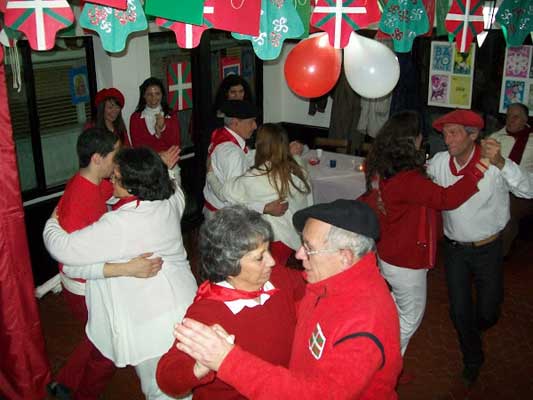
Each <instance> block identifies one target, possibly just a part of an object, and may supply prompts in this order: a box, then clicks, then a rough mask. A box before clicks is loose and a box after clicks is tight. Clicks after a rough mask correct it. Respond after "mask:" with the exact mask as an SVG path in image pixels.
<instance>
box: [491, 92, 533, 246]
mask: <svg viewBox="0 0 533 400" xmlns="http://www.w3.org/2000/svg"><path fill="white" fill-rule="evenodd" d="M528 116H529V109H528V108H527V106H525V105H524V104H521V103H514V104H511V105H510V106H509V107H508V108H507V116H506V119H505V126H504V127H503V128H502V129H500V130H499V131H497V132H494V133H493V134H491V135H490V137H491V138H493V139H495V140H497V141H498V142H500V144H501V149H502V150H501V152H502V155H503V156H504V157H507V158H510V159H511V160H513V161H514V162H515V163H517V164H518V165H520V167H522V168H523V169H524V170H526V171H527V172H528V173H530V174H531V173H533V129H532V128H531V126H529V124H528V123H527V121H528ZM532 214H533V201H531V200H526V199H520V198H517V197H515V196H511V219H510V220H509V223H508V224H507V226H506V227H505V230H504V231H503V254H504V255H507V254H508V253H509V251H510V249H511V245H512V244H513V241H514V240H515V238H516V236H518V231H519V222H520V220H521V219H522V218H524V217H526V216H528V215H532Z"/></svg>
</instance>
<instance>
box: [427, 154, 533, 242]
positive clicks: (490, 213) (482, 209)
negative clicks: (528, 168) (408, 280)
mask: <svg viewBox="0 0 533 400" xmlns="http://www.w3.org/2000/svg"><path fill="white" fill-rule="evenodd" d="M470 157H472V155H470ZM454 161H455V160H454ZM449 163H450V154H449V153H448V152H447V151H442V152H440V153H437V154H435V156H434V157H433V158H432V159H431V160H429V165H428V169H427V172H428V174H429V176H430V177H431V178H432V179H433V180H434V181H435V182H436V183H437V184H439V185H440V186H443V187H448V186H450V185H452V184H454V183H455V182H457V181H458V180H459V179H461V178H462V176H455V175H453V174H452V172H451V170H450V165H449ZM478 188H479V191H478V192H477V193H476V194H474V195H473V196H472V197H470V199H468V200H467V201H466V202H464V203H463V204H462V205H461V206H459V207H458V208H456V209H455V210H449V211H443V212H442V216H443V222H444V234H445V235H446V236H447V237H448V238H450V239H452V240H457V241H460V242H475V241H478V240H483V239H486V238H488V237H489V236H492V235H494V234H496V233H498V232H500V231H501V230H502V229H503V228H504V227H505V225H506V224H507V222H508V221H509V192H511V193H513V194H514V195H516V196H517V197H524V198H531V197H533V180H532V178H531V175H530V174H528V173H527V172H525V171H523V170H522V169H521V168H520V167H519V166H518V165H516V164H515V163H514V162H513V161H511V160H509V159H506V160H505V165H504V167H503V168H502V170H499V169H498V168H497V167H495V166H494V165H490V166H489V169H488V170H487V171H486V172H485V175H484V177H483V179H482V180H481V181H479V183H478Z"/></svg>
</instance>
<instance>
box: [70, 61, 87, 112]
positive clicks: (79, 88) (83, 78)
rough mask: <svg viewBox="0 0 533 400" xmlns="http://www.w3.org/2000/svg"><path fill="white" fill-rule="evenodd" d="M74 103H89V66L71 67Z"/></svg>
mask: <svg viewBox="0 0 533 400" xmlns="http://www.w3.org/2000/svg"><path fill="white" fill-rule="evenodd" d="M68 76H69V84H70V96H71V97H72V104H79V103H87V102H89V100H90V96H89V78H88V76H87V67H86V66H82V67H79V68H71V69H70V70H69V72H68Z"/></svg>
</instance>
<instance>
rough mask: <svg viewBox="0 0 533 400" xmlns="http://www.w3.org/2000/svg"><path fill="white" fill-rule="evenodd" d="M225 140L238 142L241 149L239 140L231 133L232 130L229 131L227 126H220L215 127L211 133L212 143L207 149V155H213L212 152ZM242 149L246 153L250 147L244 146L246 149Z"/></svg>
mask: <svg viewBox="0 0 533 400" xmlns="http://www.w3.org/2000/svg"><path fill="white" fill-rule="evenodd" d="M225 142H231V143H234V144H236V145H237V146H238V147H239V149H240V148H241V146H240V144H239V142H238V141H237V139H236V138H235V136H233V135H232V134H231V132H230V131H228V130H227V129H226V128H218V129H215V130H214V131H213V134H212V135H211V143H210V144H209V149H208V150H207V155H208V156H209V157H211V154H212V153H213V151H215V148H216V147H217V146H218V145H219V144H222V143H225ZM242 151H244V154H247V153H248V147H246V146H244V149H242Z"/></svg>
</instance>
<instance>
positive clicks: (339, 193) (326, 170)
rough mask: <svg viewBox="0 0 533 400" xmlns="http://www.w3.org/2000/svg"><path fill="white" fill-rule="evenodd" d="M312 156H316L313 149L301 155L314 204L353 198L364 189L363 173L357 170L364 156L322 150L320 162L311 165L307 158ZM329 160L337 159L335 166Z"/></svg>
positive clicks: (359, 194)
mask: <svg viewBox="0 0 533 400" xmlns="http://www.w3.org/2000/svg"><path fill="white" fill-rule="evenodd" d="M313 157H315V158H316V151H315V150H310V151H308V152H307V153H305V154H304V155H303V156H302V158H303V159H304V160H305V163H306V166H307V170H308V171H309V175H310V177H311V184H312V185H313V200H314V202H315V204H318V203H329V202H331V201H333V200H337V199H350V200H354V199H356V198H357V197H359V196H361V195H362V194H363V193H364V192H365V191H366V186H365V174H364V172H362V171H360V170H359V166H360V165H362V163H363V161H364V158H362V157H356V156H352V155H348V154H339V153H333V152H330V151H323V152H322V157H321V159H320V164H318V165H311V164H309V159H311V158H313ZM330 160H336V161H337V166H336V167H335V168H331V167H330V166H329V165H330V164H329V161H330Z"/></svg>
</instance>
